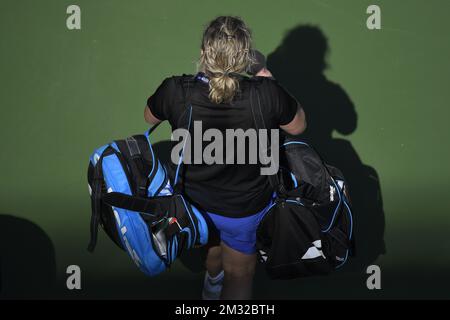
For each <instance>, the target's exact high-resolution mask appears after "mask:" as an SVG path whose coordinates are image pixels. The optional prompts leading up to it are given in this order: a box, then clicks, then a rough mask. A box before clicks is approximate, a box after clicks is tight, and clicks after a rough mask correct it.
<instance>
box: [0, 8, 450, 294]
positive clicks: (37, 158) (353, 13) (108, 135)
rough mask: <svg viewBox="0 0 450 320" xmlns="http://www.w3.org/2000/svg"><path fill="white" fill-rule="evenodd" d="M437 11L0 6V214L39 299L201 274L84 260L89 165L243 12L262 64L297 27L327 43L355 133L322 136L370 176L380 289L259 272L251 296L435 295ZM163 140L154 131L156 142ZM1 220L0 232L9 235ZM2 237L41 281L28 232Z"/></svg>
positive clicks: (141, 290) (445, 194)
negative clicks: (375, 184)
mask: <svg viewBox="0 0 450 320" xmlns="http://www.w3.org/2000/svg"><path fill="white" fill-rule="evenodd" d="M70 4H77V5H79V6H80V8H81V26H82V27H81V30H68V29H67V28H66V18H67V16H68V15H67V14H66V8H67V6H68V5H70ZM369 4H378V5H379V6H380V7H381V12H382V29H381V30H376V31H370V30H368V29H367V28H366V18H367V14H366V8H367V6H368V5H369ZM448 12H450V2H448V1H445V0H442V1H439V0H433V1H419V0H417V1H416V0H414V1H413V0H411V1H407V2H406V1H400V0H397V1H392V0H391V1H380V0H374V1H366V0H340V1H334V0H333V1H332V0H317V1H314V0H309V1H306V0H278V1H262V0H259V1H255V0H249V1H237V0H229V1H205V0H196V1H174V0H165V1H160V0H153V1H150V0H147V1H145V0H136V1H124V0H122V1H119V0H95V1H92V0H90V1H87V0H76V1H66V0H42V1H31V0H27V1H26V0H1V1H0V87H1V95H0V110H1V113H0V121H1V125H0V133H1V134H0V137H1V139H2V140H1V149H2V151H1V153H0V163H1V168H2V170H1V172H2V173H1V179H0V213H1V214H3V215H12V216H16V217H19V218H23V219H26V220H28V221H30V222H32V223H34V224H36V225H37V226H39V227H40V228H41V229H42V230H43V231H44V232H45V233H46V234H47V235H48V237H49V238H50V239H51V242H52V243H53V246H54V252H55V255H56V272H57V274H58V278H57V280H56V283H55V286H56V288H55V290H56V291H55V292H56V293H55V292H52V293H51V295H58V296H61V297H73V298H78V297H149V298H157V297H161V298H167V297H178V298H189V297H190V298H197V297H198V292H199V290H200V288H201V281H202V274H201V273H192V272H190V271H188V270H187V269H186V268H185V267H184V266H183V265H182V264H180V263H177V264H176V265H175V266H174V267H173V270H171V271H170V272H168V273H165V274H164V275H162V276H160V277H158V278H155V279H146V278H145V277H144V276H143V275H141V274H140V273H139V271H138V270H137V269H136V268H135V266H134V265H133V264H132V263H131V260H129V259H128V257H127V256H126V255H125V254H124V253H122V252H120V251H118V250H117V249H116V248H115V247H114V246H113V244H112V243H111V242H110V241H109V240H108V239H107V238H106V237H105V236H104V235H103V234H102V235H101V237H100V239H99V244H98V247H97V251H96V253H95V254H94V255H92V254H89V253H87V251H86V245H87V241H88V227H89V217H90V202H89V197H88V192H87V181H86V169H87V164H88V157H89V155H90V153H91V152H92V151H93V150H94V149H95V148H96V147H97V146H100V145H102V144H104V143H106V142H108V141H110V140H112V139H115V138H122V137H125V136H128V135H131V134H135V133H139V132H143V131H144V130H145V129H146V128H147V127H146V124H145V123H144V120H143V108H144V105H145V102H146V98H147V97H148V96H149V95H150V94H152V93H153V91H154V90H155V89H156V87H157V86H158V85H159V83H160V82H161V81H162V80H163V79H164V78H165V77H167V76H170V75H173V74H181V73H193V72H195V70H196V64H195V61H196V59H197V57H198V53H199V43H200V38H201V32H202V28H203V26H204V25H205V24H206V23H207V22H208V21H209V20H210V19H212V18H214V17H215V16H217V15H220V14H233V15H239V16H241V17H243V18H244V20H245V21H246V22H247V24H248V25H249V26H250V27H251V28H252V31H253V34H254V43H255V46H256V47H257V48H259V49H260V50H261V51H262V52H264V53H265V54H270V53H272V52H273V51H274V50H275V49H276V48H277V47H278V46H279V45H280V43H281V42H282V40H283V37H284V35H285V34H286V32H288V31H289V30H291V29H293V28H295V27H296V26H298V25H308V24H311V25H314V26H316V27H317V28H319V29H320V30H321V32H322V33H323V34H324V35H325V36H326V38H327V39H328V45H329V54H328V59H327V60H328V65H329V68H328V69H327V70H326V72H325V74H326V76H327V78H328V79H330V80H331V81H333V82H335V83H337V84H339V85H340V86H341V88H342V89H343V90H344V91H345V92H346V94H347V95H348V96H349V97H350V99H351V101H352V102H353V105H354V107H355V110H356V112H357V115H358V124H357V128H356V130H354V131H353V132H352V133H351V134H350V135H347V136H345V137H343V136H341V135H339V134H335V135H334V136H335V137H340V138H344V139H346V140H348V141H349V142H351V145H352V146H353V149H354V150H355V151H356V153H357V154H358V155H359V157H360V158H361V160H362V162H363V163H364V164H366V165H370V166H371V167H372V168H374V169H375V170H376V172H377V173H378V175H379V178H380V186H381V192H382V196H383V208H384V215H385V225H386V228H385V235H384V240H385V244H386V254H384V255H381V256H380V257H379V258H378V260H377V261H376V263H377V264H378V265H380V267H381V269H382V279H383V280H382V281H383V282H382V283H383V286H382V290H379V291H369V290H367V288H366V285H365V279H366V278H367V275H366V274H365V273H364V271H359V272H353V273H352V272H342V273H338V274H336V275H333V276H331V277H327V278H314V279H306V280H295V281H291V282H271V281H269V280H267V279H266V278H265V277H264V275H263V274H259V275H258V278H257V284H256V287H257V292H256V296H257V297H260V298H308V297H326V298H330V297H340V298H345V297H366V298H400V297H414V298H418V297H422V298H427V297H447V298H448V296H449V295H448V292H449V289H448V288H447V285H448V286H450V281H449V280H450V276H449V275H447V270H448V269H449V267H450V252H449V250H450V241H449V240H448V238H447V233H448V230H449V226H450V219H449V218H448V216H447V215H448V214H449V213H450V212H449V211H450V210H449V209H450V200H449V188H450V185H449V179H450V167H449V165H448V164H449V163H450V148H449V147H448V138H449V137H450V126H448V120H449V117H450V109H449V108H448V101H450V90H448V84H449V80H450V63H449V62H448V58H449V57H450V42H449V41H448V39H449V37H448V32H449V31H450V30H449V27H448V22H447V20H448ZM298 98H299V99H300V100H301V97H298ZM323 117H327V114H324V115H323ZM168 137H169V127H168V126H165V129H164V130H160V131H159V132H158V133H157V135H156V140H159V139H163V138H164V139H166V138H168ZM357 214H358V213H357ZM359 214H364V213H359ZM1 221H3V220H2V219H1V218H0V230H1V229H5V228H9V227H8V226H7V225H3V226H2V225H1ZM9 229H10V228H9ZM8 234H9V235H10V236H8V238H6V236H5V239H4V240H2V241H3V243H2V245H1V246H2V247H1V248H3V246H4V247H5V248H10V249H11V248H15V246H18V244H16V243H20V248H21V249H17V250H16V251H19V250H20V252H16V254H17V255H20V256H22V260H20V261H23V264H25V265H26V267H24V266H23V265H22V267H23V268H25V269H24V270H25V271H24V272H27V273H28V276H29V277H30V278H40V277H41V276H40V274H39V273H38V272H35V270H37V269H34V268H35V267H34V265H35V264H36V265H38V264H39V263H44V262H42V261H40V259H39V255H37V258H33V259H30V260H27V257H28V255H29V252H30V251H33V250H36V251H37V252H38V251H39V250H40V249H39V248H35V249H32V248H33V243H32V242H33V240H32V237H31V236H29V234H26V232H25V231H24V232H21V231H20V230H18V231H17V232H16V231H15V230H13V229H10V230H9V233H8ZM0 239H3V238H1V236H0ZM29 239H30V240H29ZM369 241H370V240H369ZM30 242H31V243H30ZM30 248H31V249H30ZM5 250H6V249H5ZM0 254H1V253H0ZM5 259H6V260H7V259H8V258H3V264H5V263H9V264H11V263H12V260H11V259H9V260H8V261H6V260H5ZM14 263H15V262H14ZM14 263H13V264H14ZM17 263H19V262H17ZM70 264H76V265H79V266H80V267H81V269H82V272H83V284H82V286H83V290H81V292H69V291H67V290H65V289H64V286H65V270H66V267H67V266H68V265H70ZM36 268H37V267H36ZM173 288H177V290H175V291H176V292H175V293H172V291H174V290H172V289H173ZM44 291H45V290H44ZM15 294H17V295H21V294H22V295H27V294H28V293H27V292H25V293H23V292H20V290H19V293H15Z"/></svg>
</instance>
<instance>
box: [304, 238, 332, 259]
mask: <svg viewBox="0 0 450 320" xmlns="http://www.w3.org/2000/svg"><path fill="white" fill-rule="evenodd" d="M312 244H313V246H312V247H310V248H309V249H308V251H306V253H305V254H304V255H303V257H302V260H308V259H314V258H317V257H320V256H322V257H323V258H324V259H326V257H325V255H324V254H323V252H322V241H321V240H316V241H314V242H313V243H312Z"/></svg>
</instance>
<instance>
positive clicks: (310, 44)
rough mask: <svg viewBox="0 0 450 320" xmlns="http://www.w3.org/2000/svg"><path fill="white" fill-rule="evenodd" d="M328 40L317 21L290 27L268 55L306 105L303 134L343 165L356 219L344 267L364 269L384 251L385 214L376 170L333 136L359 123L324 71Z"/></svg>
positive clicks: (286, 84)
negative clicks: (350, 253) (353, 244)
mask: <svg viewBox="0 0 450 320" xmlns="http://www.w3.org/2000/svg"><path fill="white" fill-rule="evenodd" d="M328 51H329V48H328V42H327V39H326V37H325V35H324V34H323V32H322V31H321V30H320V29H319V28H318V27H315V26H309V25H300V26H297V27H295V28H294V29H292V30H290V31H289V32H288V34H287V35H286V36H285V38H284V39H283V41H282V43H281V44H280V46H279V47H278V48H276V50H275V51H274V52H273V53H271V54H270V55H269V56H268V58H267V66H268V69H269V70H270V71H271V72H272V73H273V75H274V77H275V78H276V79H277V80H278V81H279V82H280V83H281V84H282V85H283V86H284V87H285V88H286V89H287V90H288V91H289V92H290V93H291V94H292V95H293V96H295V97H296V98H297V100H298V101H299V102H300V103H301V105H302V106H303V108H304V110H305V113H306V118H307V122H308V128H307V130H306V131H305V133H304V134H303V135H302V138H304V139H305V140H306V141H308V142H309V143H311V144H312V145H313V146H314V147H315V148H316V149H317V150H318V151H319V152H320V153H321V155H322V157H323V158H324V159H325V161H326V162H327V163H329V164H330V165H333V166H335V167H337V168H339V169H340V170H341V171H342V172H343V174H344V176H345V177H346V179H347V181H348V185H349V191H350V198H351V201H352V204H353V210H354V220H355V241H356V249H355V253H356V256H355V257H354V258H353V259H352V260H351V262H350V263H349V264H348V266H347V267H346V268H347V269H348V270H352V271H361V270H363V269H364V270H365V268H366V267H367V266H368V265H370V264H372V263H373V262H374V261H375V260H376V259H377V257H378V256H379V255H380V254H384V253H385V252H386V249H385V244H384V230H385V219H384V212H383V203H382V198H381V189H380V183H379V180H378V174H377V172H376V171H375V169H374V168H372V167H370V166H367V165H365V164H364V163H362V161H361V159H360V158H359V156H358V154H357V152H356V150H355V149H354V147H353V146H352V144H351V143H350V141H348V140H345V139H337V138H333V136H332V133H333V132H334V131H335V130H336V131H337V132H338V133H340V134H342V135H349V134H351V133H353V132H354V131H355V130H356V128H357V114H356V111H355V106H354V104H353V102H352V101H351V99H350V97H349V96H348V94H347V93H346V92H345V91H344V89H343V88H342V87H341V86H339V85H338V84H336V83H333V82H331V81H330V80H328V79H327V78H326V76H325V75H324V71H325V70H326V68H327V63H326V57H327V54H328Z"/></svg>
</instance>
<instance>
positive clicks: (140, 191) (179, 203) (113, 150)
mask: <svg viewBox="0 0 450 320" xmlns="http://www.w3.org/2000/svg"><path fill="white" fill-rule="evenodd" d="M188 107H189V108H188V110H190V111H191V112H192V106H188ZM155 128H156V126H154V127H152V128H151V129H150V130H148V131H147V132H146V133H145V134H143V135H134V136H132V137H129V138H126V139H124V140H116V141H113V142H111V143H109V144H107V145H104V146H102V147H100V148H98V149H97V150H96V151H95V152H94V153H93V154H92V156H91V158H90V162H89V168H88V183H89V190H90V194H91V205H92V216H91V240H90V243H89V247H88V250H89V251H91V252H92V251H93V250H94V248H95V245H96V242H97V232H98V226H99V225H100V226H101V227H102V228H103V230H104V231H105V232H106V234H107V235H108V236H109V237H110V238H111V239H112V240H113V241H114V243H115V244H116V245H117V246H119V247H120V248H121V249H123V250H125V251H126V252H127V253H128V255H129V256H130V257H131V258H132V259H133V261H134V262H135V263H136V265H137V266H138V267H139V268H140V269H141V270H142V271H143V272H144V273H145V274H147V275H149V276H154V275H157V274H159V273H161V272H163V271H164V270H165V269H167V268H168V267H169V266H170V265H171V264H172V263H173V262H174V260H175V259H176V258H177V257H178V256H180V254H181V253H182V251H183V250H185V249H190V248H193V247H197V246H202V245H205V244H206V243H207V241H208V228H207V224H206V221H205V219H204V218H203V216H202V214H201V213H200V211H199V210H198V209H197V208H196V207H194V206H193V205H191V204H190V203H189V202H188V201H186V199H185V198H184V196H183V195H182V194H181V192H180V190H181V188H180V183H181V182H180V181H181V180H182V179H177V178H178V177H177V176H175V179H174V181H175V182H174V185H173V186H172V184H171V182H170V179H169V177H168V174H167V170H166V168H165V167H164V166H163V165H162V164H161V162H160V161H159V160H158V158H157V157H156V155H155V153H154V151H153V149H152V144H151V142H150V134H151V132H152V131H153V130H154V129H155ZM182 152H183V150H182V151H181V153H182ZM180 156H182V154H180ZM181 165H182V161H180V162H179V163H178V167H177V170H176V173H177V174H179V173H180V170H179V169H180V166H181Z"/></svg>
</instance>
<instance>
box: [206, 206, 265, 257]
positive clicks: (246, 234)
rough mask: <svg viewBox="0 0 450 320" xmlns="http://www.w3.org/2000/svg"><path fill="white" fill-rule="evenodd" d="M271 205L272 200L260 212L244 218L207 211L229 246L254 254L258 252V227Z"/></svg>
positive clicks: (221, 237)
mask: <svg viewBox="0 0 450 320" xmlns="http://www.w3.org/2000/svg"><path fill="white" fill-rule="evenodd" d="M271 205H272V201H271V202H270V203H269V204H268V205H267V206H266V207H265V208H264V209H262V210H261V211H260V212H258V213H256V214H254V215H251V216H248V217H244V218H229V217H224V216H220V215H217V214H214V213H211V212H206V213H207V215H208V216H209V218H210V219H209V220H211V221H210V222H211V223H212V224H213V225H214V227H215V228H216V229H217V231H218V233H219V235H220V239H221V240H222V241H223V242H224V243H225V244H226V245H227V246H228V247H230V248H232V249H234V250H236V251H239V252H242V253H245V254H253V253H255V252H256V229H257V228H258V225H259V222H260V221H261V220H262V218H264V216H265V215H266V213H267V211H268V210H269V208H270V206H271Z"/></svg>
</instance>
